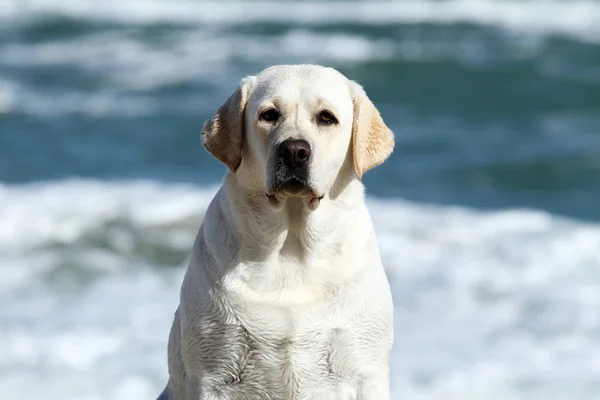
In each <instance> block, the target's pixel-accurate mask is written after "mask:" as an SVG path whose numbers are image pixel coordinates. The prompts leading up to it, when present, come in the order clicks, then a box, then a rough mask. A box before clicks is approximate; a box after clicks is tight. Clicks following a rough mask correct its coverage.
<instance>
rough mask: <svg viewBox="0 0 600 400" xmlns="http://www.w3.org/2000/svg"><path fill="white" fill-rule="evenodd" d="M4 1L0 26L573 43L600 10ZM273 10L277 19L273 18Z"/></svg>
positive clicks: (533, 3) (475, 3)
mask: <svg viewBox="0 0 600 400" xmlns="http://www.w3.org/2000/svg"><path fill="white" fill-rule="evenodd" d="M103 4H104V6H103V7H98V5H97V2H95V1H93V0H79V1H70V2H65V1H60V0H28V1H27V2H18V1H8V2H7V1H4V2H2V4H0V18H1V19H3V20H5V21H8V22H14V21H15V20H30V19H31V18H32V17H33V18H37V17H43V16H45V15H55V16H56V15H58V16H65V17H68V18H74V19H83V20H92V21H106V22H117V23H126V24H156V23H169V24H198V23H202V24H214V25H224V24H254V23H262V22H285V23H289V24H300V23H310V24H331V23H361V24H364V23H370V24H390V23H398V22H401V23H461V22H466V23H473V24H483V25H492V26H498V27H502V28H506V29H511V30H515V31H520V32H525V33H547V34H553V33H554V34H567V35H574V36H577V37H580V38H584V39H587V40H592V41H598V40H600V4H599V3H598V2H595V1H590V0H574V1H569V2H568V3H566V2H564V1H559V0H530V1H516V0H447V1H441V2H440V1H426V0H401V1H366V0H365V1H341V2H340V1H330V2H315V1H302V2H291V1H283V2H275V1H248V2H242V1H191V0H174V1H171V0H137V1H128V2H123V1H119V0H110V1H107V2H105V3H103ZM274 10H276V12H274Z"/></svg>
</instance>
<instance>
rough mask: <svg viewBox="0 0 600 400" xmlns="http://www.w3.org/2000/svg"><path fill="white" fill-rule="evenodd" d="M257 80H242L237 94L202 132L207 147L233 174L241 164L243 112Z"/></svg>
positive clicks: (248, 78) (234, 94)
mask: <svg viewBox="0 0 600 400" xmlns="http://www.w3.org/2000/svg"><path fill="white" fill-rule="evenodd" d="M254 79H255V78H254V77H253V76H250V77H247V78H245V79H243V80H242V81H241V82H240V84H239V85H238V88H237V89H236V91H235V92H234V93H233V94H232V95H231V96H229V98H228V99H227V101H226V102H225V103H224V104H223V105H222V106H221V107H219V109H218V110H217V112H216V113H215V115H213V116H212V118H211V119H209V120H208V121H206V123H205V124H204V127H203V128H202V143H203V144H204V147H206V149H207V150H208V151H209V152H210V153H211V154H212V155H213V156H215V158H217V159H218V160H219V161H221V162H222V163H223V164H225V165H227V166H228V167H229V169H230V170H231V172H234V173H235V172H236V171H237V169H238V168H239V167H240V164H241V163H242V150H243V148H244V130H245V128H244V111H245V109H246V102H247V101H248V96H249V94H250V91H251V90H252V87H253V86H254Z"/></svg>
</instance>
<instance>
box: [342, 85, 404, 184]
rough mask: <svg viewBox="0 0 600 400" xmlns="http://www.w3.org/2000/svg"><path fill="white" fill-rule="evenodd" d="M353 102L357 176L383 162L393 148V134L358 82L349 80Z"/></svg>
mask: <svg viewBox="0 0 600 400" xmlns="http://www.w3.org/2000/svg"><path fill="white" fill-rule="evenodd" d="M350 93H351V96H352V104H353V105H354V122H353V126H352V153H353V158H354V171H355V172H356V176H357V178H358V179H361V177H362V175H363V174H364V173H365V172H367V171H368V170H370V169H371V168H373V167H376V166H378V165H379V164H381V163H382V162H384V161H385V160H386V159H387V158H388V157H389V156H390V154H392V151H393V150H394V134H393V133H392V131H391V130H390V129H389V128H388V127H387V126H386V125H385V123H384V122H383V119H382V118H381V115H380V114H379V111H377V109H376V108H375V105H373V103H372V102H371V100H369V98H368V97H367V94H366V93H365V91H364V89H363V88H362V86H360V85H359V84H357V83H356V82H353V81H350Z"/></svg>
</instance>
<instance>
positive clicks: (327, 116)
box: [317, 110, 338, 125]
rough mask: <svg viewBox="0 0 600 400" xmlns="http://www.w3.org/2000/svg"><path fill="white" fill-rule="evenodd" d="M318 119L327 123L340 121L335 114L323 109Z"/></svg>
mask: <svg viewBox="0 0 600 400" xmlns="http://www.w3.org/2000/svg"><path fill="white" fill-rule="evenodd" d="M317 121H318V122H320V123H322V124H325V125H332V124H337V122H338V120H337V119H336V118H335V117H334V116H333V114H332V113H330V112H329V111H327V110H323V111H321V112H320V113H319V115H318V117H317Z"/></svg>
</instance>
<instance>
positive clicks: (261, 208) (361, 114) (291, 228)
mask: <svg viewBox="0 0 600 400" xmlns="http://www.w3.org/2000/svg"><path fill="white" fill-rule="evenodd" d="M202 140H203V143H204V145H205V146H206V148H207V149H208V151H210V152H211V153H212V154H213V155H214V156H215V157H216V158H217V159H219V160H220V161H222V162H223V163H224V164H226V165H227V166H228V167H229V171H228V172H227V174H226V176H225V179H224V182H223V185H222V187H221V188H220V190H219V192H218V193H217V194H216V195H215V198H214V199H213V201H212V203H211V204H210V206H209V208H208V210H207V212H206V216H205V218H204V222H203V223H202V226H201V227H200V230H199V232H198V236H197V238H196V241H195V243H194V247H193V253H192V258H191V261H190V263H189V266H188V269H187V273H186V275H185V279H184V281H183V285H182V288H181V298H180V305H179V308H178V309H177V312H176V313H175V320H174V323H173V326H172V329H171V334H170V337H169V375H170V378H169V383H168V385H167V387H166V388H165V391H164V392H163V394H162V395H161V398H162V399H171V400H183V399H194V400H197V399H201V400H209V399H211V400H212V399H227V400H229V399H243V400H254V399H256V400H271V399H272V400H285V399H294V400H308V399H314V400H323V399H340V400H346V399H347V400H350V399H358V400H384V399H389V396H390V394H389V366H388V364H389V361H388V358H389V353H390V350H391V347H392V342H393V305H392V297H391V294H390V288H389V284H388V281H387V279H386V275H385V273H384V269H383V267H382V264H381V260H380V256H379V250H378V247H377V242H376V238H375V233H374V231H373V226H372V223H371V219H370V216H369V214H368V211H367V208H366V206H365V204H364V187H363V185H362V183H361V182H360V179H361V177H362V175H363V173H365V172H366V171H367V170H369V169H371V168H373V167H375V166H376V165H378V164H380V163H382V162H383V161H384V160H385V159H386V158H388V156H389V155H390V154H391V152H392V150H393V147H394V136H393V134H392V132H391V131H390V130H389V129H388V128H387V127H386V125H385V124H384V122H383V121H382V119H381V117H380V114H379V112H378V111H377V110H376V109H375V107H374V105H373V103H372V102H371V101H370V100H369V99H368V98H367V96H366V94H365V92H364V90H363V89H362V87H361V86H359V85H358V84H356V83H355V82H353V81H350V80H348V79H347V78H346V77H344V76H343V75H342V74H340V73H339V72H337V71H336V70H334V69H331V68H325V67H321V66H315V65H282V66H274V67H271V68H268V69H266V70H264V71H263V72H261V73H260V74H259V75H257V76H250V77H247V78H245V79H244V80H242V81H241V83H240V85H239V87H238V88H237V90H236V91H235V93H233V95H231V97H229V99H228V100H227V101H226V102H225V104H223V105H222V106H221V107H220V108H219V109H218V110H217V112H216V113H215V115H214V116H213V117H212V118H211V119H210V120H209V121H208V122H207V123H206V125H205V126H204V129H203V131H202Z"/></svg>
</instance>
